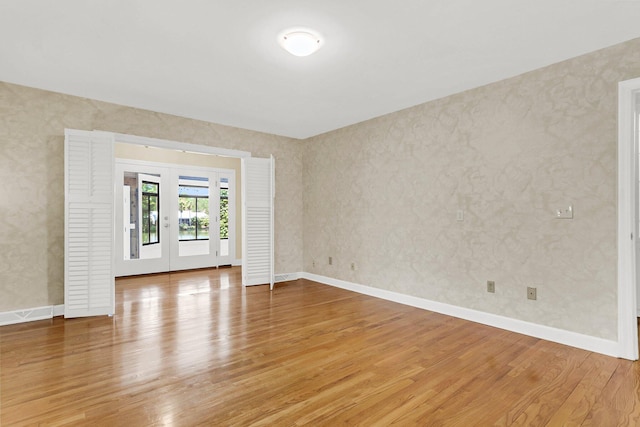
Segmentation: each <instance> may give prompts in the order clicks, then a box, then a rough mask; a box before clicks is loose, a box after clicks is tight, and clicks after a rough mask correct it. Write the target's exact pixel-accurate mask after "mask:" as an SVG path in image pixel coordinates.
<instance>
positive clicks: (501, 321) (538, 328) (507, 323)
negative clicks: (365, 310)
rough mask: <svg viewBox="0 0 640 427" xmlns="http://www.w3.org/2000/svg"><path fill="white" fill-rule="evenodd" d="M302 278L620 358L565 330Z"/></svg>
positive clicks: (608, 344) (613, 346) (613, 347)
mask: <svg viewBox="0 0 640 427" xmlns="http://www.w3.org/2000/svg"><path fill="white" fill-rule="evenodd" d="M301 278H304V279H308V280H313V281H314V282H319V283H323V284H325V285H330V286H335V287H337V288H341V289H346V290H349V291H353V292H357V293H360V294H364V295H369V296H372V297H376V298H381V299H385V300H388V301H393V302H397V303H400V304H404V305H409V306H412V307H417V308H422V309H424V310H429V311H434V312H436V313H441V314H445V315H448V316H453V317H457V318H460V319H464V320H469V321H472V322H476V323H481V324H483V325H488V326H493V327H496V328H500V329H504V330H507V331H511V332H516V333H519V334H523V335H528V336H531V337H535V338H540V339H544V340H547V341H553V342H557V343H560V344H564V345H568V346H571V347H577V348H581V349H583V350H588V351H593V352H596V353H601V354H605V355H608V356H613V357H618V356H619V354H618V343H617V342H615V341H611V340H605V339H602V338H597V337H592V336H588V335H583V334H578V333H576V332H570V331H565V330H563V329H557V328H552V327H549V326H544V325H538V324H536V323H530V322H525V321H523V320H517V319H512V318H509V317H504V316H500V315H497V314H491V313H485V312H482V311H477V310H472V309H469V308H464V307H458V306H455V305H450V304H445V303H441V302H437V301H430V300H427V299H424V298H418V297H414V296H410V295H405V294H401V293H398V292H392V291H387V290H384V289H378V288H373V287H370V286H365V285H360V284H357V283H352V282H347V281H344V280H338V279H333V278H331V277H326V276H320V275H317V274H312V273H302V274H301Z"/></svg>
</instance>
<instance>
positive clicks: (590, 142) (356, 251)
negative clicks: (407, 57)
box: [303, 39, 640, 340]
mask: <svg viewBox="0 0 640 427" xmlns="http://www.w3.org/2000/svg"><path fill="white" fill-rule="evenodd" d="M638 76H640V39H636V40H632V41H630V42H627V43H625V44H621V45H617V46H614V47H611V48H608V49H605V50H601V51H598V52H594V53H591V54H588V55H585V56H582V57H579V58H575V59H572V60H569V61H566V62H562V63H559V64H555V65H552V66H549V67H546V68H544V69H540V70H537V71H533V72H530V73H527V74H524V75H521V76H518V77H515V78H511V79H508V80H504V81H500V82H497V83H495V84H491V85H488V86H485V87H481V88H478V89H475V90H470V91H467V92H464V93H460V94H457V95H454V96H450V97H447V98H444V99H440V100H437V101H434V102H429V103H427V104H423V105H420V106H416V107H414V108H410V109H407V110H404V111H400V112H397V113H395V114H390V115H387V116H384V117H380V118H377V119H374V120H370V121H367V122H364V123H360V124H357V125H354V126H350V127H347V128H344V129H341V130H338V131H335V132H331V133H328V134H325V135H321V136H318V137H315V138H312V139H311V140H309V141H306V142H305V156H304V174H303V177H304V178H303V179H304V189H303V195H304V267H305V271H309V272H314V273H317V274H321V275H325V276H330V277H333V278H338V279H342V280H347V281H351V282H355V283H360V284H364V285H370V286H374V287H377V288H382V289H388V290H391V291H396V292H401V293H404V294H408V295H413V296H418V297H423V298H427V299H430V300H434V301H440V302H444V303H449V304H454V305H457V306H462V307H467V308H471V309H476V310H481V311H484V312H489V313H495V314H499V315H504V316H508V317H511V318H515V319H521V320H525V321H530V322H534V323H539V324H543V325H548V326H551V327H557V328H561V329H565V330H569V331H574V332H578V333H583V334H587V335H592V336H596V337H602V338H605V339H610V340H617V303H616V301H617V300H616V298H617V277H616V265H617V253H616V240H617V239H616V226H617V219H616V206H617V196H616V180H617V166H616V165H617V163H616V162H617V157H616V146H617V132H616V126H617V125H616V123H617V83H618V82H619V81H622V80H626V79H630V78H635V77H638ZM434 84H437V82H434ZM569 204H573V206H574V210H575V218H574V219H573V220H557V219H554V214H555V210H556V209H557V208H564V207H567V206H568V205H569ZM458 209H462V210H464V214H465V216H464V221H456V211H457V210H458ZM329 256H332V257H333V265H328V262H327V258H328V257H329ZM314 261H315V265H316V267H314V266H313V263H314ZM352 262H355V263H356V265H357V270H355V271H352V270H351V268H350V264H351V263H352ZM487 280H495V281H496V293H495V294H489V293H487V292H486V281H487ZM527 286H535V287H537V288H538V300H537V301H528V300H527V299H526V287H527Z"/></svg>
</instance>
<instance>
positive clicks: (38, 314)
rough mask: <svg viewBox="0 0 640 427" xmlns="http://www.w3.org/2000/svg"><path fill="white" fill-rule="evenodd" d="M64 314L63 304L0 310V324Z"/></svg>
mask: <svg viewBox="0 0 640 427" xmlns="http://www.w3.org/2000/svg"><path fill="white" fill-rule="evenodd" d="M63 314H64V305H47V306H44V307H35V308H27V309H24V310H15V311H4V312H0V326H5V325H14V324H16V323H25V322H33V321H36V320H44V319H51V318H52V317H54V316H62V315H63Z"/></svg>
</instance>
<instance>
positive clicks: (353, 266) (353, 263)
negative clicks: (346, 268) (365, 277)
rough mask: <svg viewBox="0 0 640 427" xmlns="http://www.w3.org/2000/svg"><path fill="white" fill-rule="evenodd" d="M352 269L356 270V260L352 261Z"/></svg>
mask: <svg viewBox="0 0 640 427" xmlns="http://www.w3.org/2000/svg"><path fill="white" fill-rule="evenodd" d="M351 269H352V270H353V271H356V263H355V262H352V263H351Z"/></svg>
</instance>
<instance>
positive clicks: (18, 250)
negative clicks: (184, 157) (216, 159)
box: [0, 83, 302, 311]
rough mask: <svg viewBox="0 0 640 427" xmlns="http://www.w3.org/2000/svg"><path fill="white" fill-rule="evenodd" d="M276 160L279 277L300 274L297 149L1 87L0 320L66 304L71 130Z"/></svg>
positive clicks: (261, 137) (254, 135)
mask: <svg viewBox="0 0 640 427" xmlns="http://www.w3.org/2000/svg"><path fill="white" fill-rule="evenodd" d="M65 128H74V129H84V130H93V129H98V130H105V131H112V132H118V133H127V134H132V135H140V136H147V137H153V138H161V139H168V140H173V141H183V142H188V143H194V144H202V145H210V146H215V147H222V148H231V149H237V150H244V151H250V152H251V153H252V154H253V155H254V156H256V157H268V156H269V154H273V155H274V156H275V158H276V188H277V194H276V218H275V219H276V225H275V226H276V272H278V273H280V272H282V273H288V272H293V271H300V270H301V268H302V199H301V196H300V194H301V192H302V146H301V144H300V142H299V141H296V140H293V139H289V138H283V137H278V136H274V135H267V134H262V133H258V132H252V131H248V130H242V129H236V128H231V127H227V126H221V125H216V124H211V123H206V122H201V121H197V120H190V119H184V118H180V117H175V116H170V115H167V114H161V113H155V112H151V111H145V110H139V109H134V108H129V107H124V106H119V105H114V104H108V103H104V102H99V101H93V100H89V99H84V98H78V97H73V96H67V95H61V94H57V93H52V92H46V91H42V90H37V89H31V88H25V87H22V86H16V85H11V84H6V83H0V182H2V183H3V185H2V186H1V187H0V208H1V209H0V311H9V310H18V309H24V308H32V307H37V306H43V305H50V304H62V303H63V282H64V263H63V255H64V217H63V216H64V170H63V166H64V160H63V143H64V129H65Z"/></svg>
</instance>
